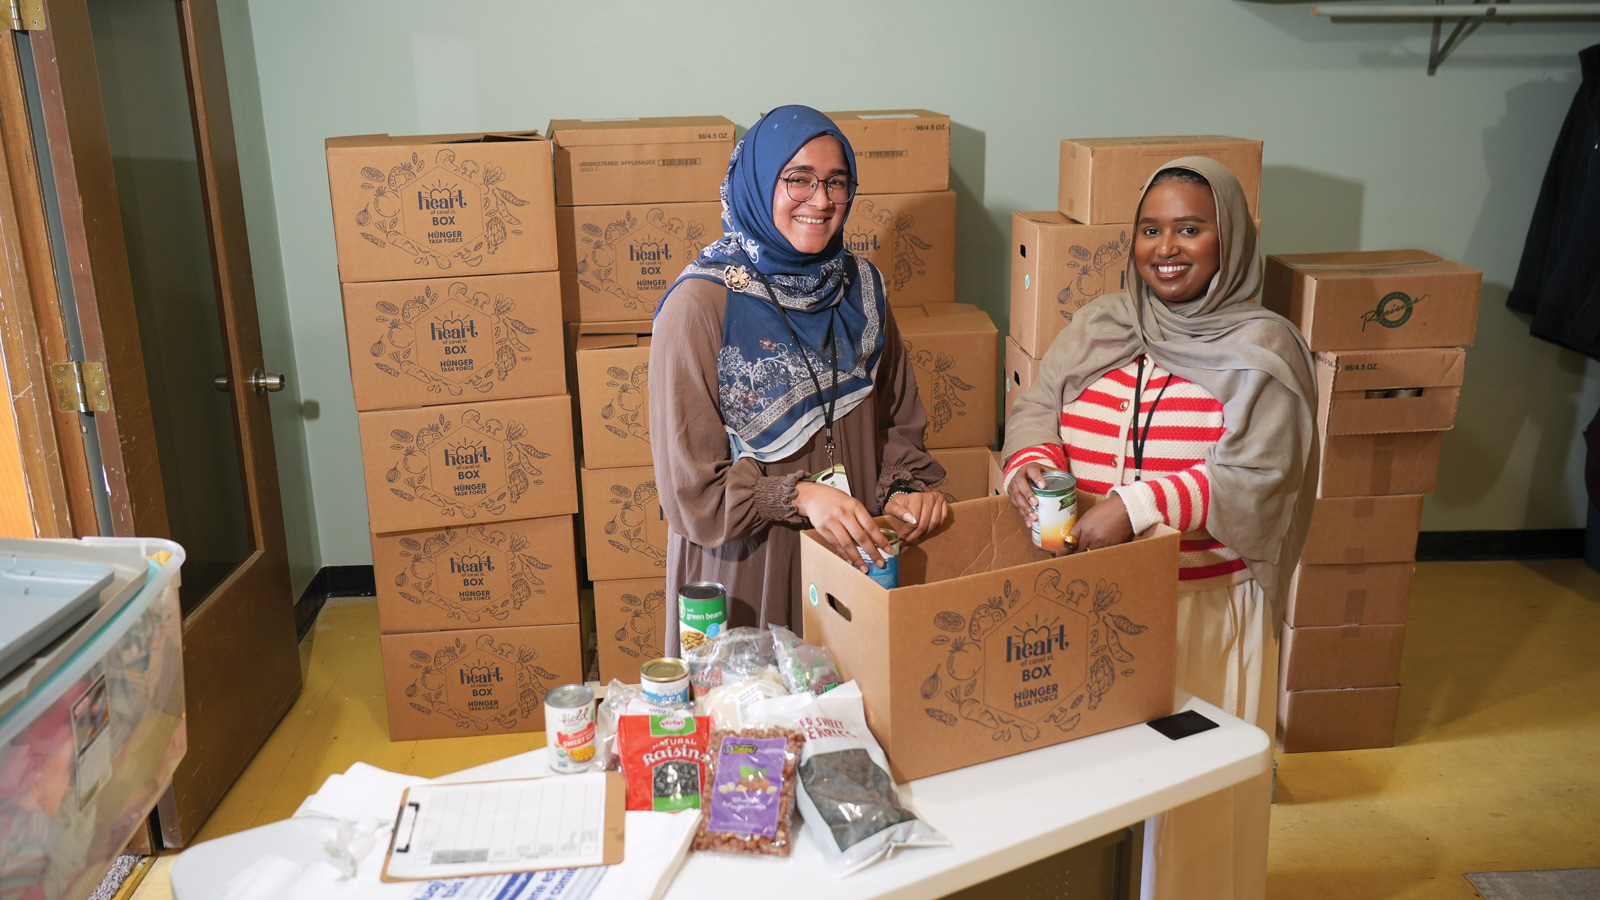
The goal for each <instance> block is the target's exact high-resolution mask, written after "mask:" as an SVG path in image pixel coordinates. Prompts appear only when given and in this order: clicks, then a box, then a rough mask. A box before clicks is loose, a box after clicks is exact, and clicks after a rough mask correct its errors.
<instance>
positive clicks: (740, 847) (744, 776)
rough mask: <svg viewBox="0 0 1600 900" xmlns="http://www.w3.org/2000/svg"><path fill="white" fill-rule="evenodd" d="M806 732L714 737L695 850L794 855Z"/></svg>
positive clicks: (743, 731) (747, 731) (714, 734)
mask: <svg viewBox="0 0 1600 900" xmlns="http://www.w3.org/2000/svg"><path fill="white" fill-rule="evenodd" d="M802 740H803V738H801V737H800V733H799V732H796V731H790V730H789V729H787V728H743V729H737V730H729V731H714V732H712V733H711V744H710V746H711V755H710V760H709V761H708V763H707V764H706V778H707V779H708V782H709V784H710V785H711V789H710V791H709V792H708V794H707V797H706V800H705V803H704V805H703V807H702V811H703V812H704V813H705V816H704V817H703V818H701V820H700V830H699V831H698V832H696V833H695V837H694V849H696V850H711V851H716V852H721V853H748V854H752V855H757V856H761V855H765V856H788V855H789V850H790V848H791V846H793V845H792V842H791V840H790V834H789V830H790V827H791V825H792V819H793V813H794V792H795V774H794V769H795V764H796V762H797V761H798V759H799V753H800V744H801V742H802Z"/></svg>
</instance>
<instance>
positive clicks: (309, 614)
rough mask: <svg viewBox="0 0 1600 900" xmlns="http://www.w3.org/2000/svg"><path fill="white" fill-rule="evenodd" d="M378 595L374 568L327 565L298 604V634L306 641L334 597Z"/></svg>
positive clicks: (296, 622)
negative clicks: (320, 615) (329, 599)
mask: <svg viewBox="0 0 1600 900" xmlns="http://www.w3.org/2000/svg"><path fill="white" fill-rule="evenodd" d="M377 594H378V586H377V581H376V579H374V577H373V574H372V567H371V566H323V567H322V568H321V569H320V570H319V571H318V572H317V574H316V575H315V576H314V577H312V579H311V583H310V584H308V585H306V589H305V592H304V593H302V594H301V595H300V599H299V600H296V601H295V604H294V627H295V633H296V634H297V635H298V636H299V639H300V640H305V637H306V635H308V634H310V633H311V626H312V625H314V624H316V621H317V614H318V613H320V612H322V607H323V606H325V605H326V604H327V602H328V598H330V597H375V596H377Z"/></svg>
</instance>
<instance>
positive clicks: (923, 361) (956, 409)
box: [901, 340, 973, 434]
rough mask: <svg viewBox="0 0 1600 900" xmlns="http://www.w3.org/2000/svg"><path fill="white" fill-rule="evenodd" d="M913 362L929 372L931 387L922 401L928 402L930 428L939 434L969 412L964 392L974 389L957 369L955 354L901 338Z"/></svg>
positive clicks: (925, 371)
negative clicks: (920, 346) (919, 346)
mask: <svg viewBox="0 0 1600 900" xmlns="http://www.w3.org/2000/svg"><path fill="white" fill-rule="evenodd" d="M901 343H902V344H904V345H905V348H906V355H907V356H909V357H910V359H911V364H912V365H913V366H916V367H917V368H918V369H921V370H922V371H923V372H924V373H926V374H927V376H928V379H929V383H930V384H931V385H932V390H931V392H930V396H929V397H925V398H924V399H923V402H924V403H926V404H927V405H928V430H929V431H930V432H933V433H934V434H938V433H939V432H940V431H942V430H944V427H945V426H946V425H948V424H950V422H951V420H953V419H955V418H956V417H957V416H965V415H966V414H967V409H966V407H967V401H966V400H965V399H964V398H962V396H961V394H962V393H963V392H965V391H970V390H972V389H973V387H972V385H970V384H968V383H967V382H966V381H964V380H963V379H962V378H961V376H960V375H957V374H956V373H955V371H954V370H955V367H956V358H955V357H954V356H951V355H950V354H948V353H934V352H933V351H932V350H916V349H913V348H912V346H911V342H910V341H906V340H902V341H901Z"/></svg>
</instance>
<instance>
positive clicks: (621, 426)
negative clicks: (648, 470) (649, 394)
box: [600, 363, 650, 444]
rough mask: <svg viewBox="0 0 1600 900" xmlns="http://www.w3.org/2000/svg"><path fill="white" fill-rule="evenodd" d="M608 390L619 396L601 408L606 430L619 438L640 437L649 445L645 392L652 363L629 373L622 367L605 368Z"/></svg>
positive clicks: (644, 364)
mask: <svg viewBox="0 0 1600 900" xmlns="http://www.w3.org/2000/svg"><path fill="white" fill-rule="evenodd" d="M606 376H607V380H606V387H608V388H613V389H614V390H615V391H616V396H614V397H612V398H611V399H610V400H608V401H606V405H605V406H603V407H601V408H600V418H601V419H604V420H605V426H606V430H607V431H609V432H611V433H612V434H614V435H616V436H617V437H619V438H623V439H627V438H630V437H633V438H638V439H639V440H641V441H644V442H645V443H647V444H648V443H650V426H649V423H648V422H646V421H645V412H646V410H645V399H646V398H645V390H646V389H647V388H648V387H649V382H650V364H649V363H640V364H639V365H637V366H634V367H633V371H632V372H629V371H628V370H626V369H623V368H622V367H620V366H607V367H606Z"/></svg>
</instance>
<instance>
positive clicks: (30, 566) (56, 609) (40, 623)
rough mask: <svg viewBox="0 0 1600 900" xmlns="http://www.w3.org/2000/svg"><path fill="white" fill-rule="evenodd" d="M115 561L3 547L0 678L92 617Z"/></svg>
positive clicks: (0, 577)
mask: <svg viewBox="0 0 1600 900" xmlns="http://www.w3.org/2000/svg"><path fill="white" fill-rule="evenodd" d="M114 574H115V573H114V571H113V569H112V567H111V566H109V565H105V564H103V563H91V562H80V561H75V560H59V559H42V558H39V557H34V556H24V555H20V554H16V553H0V679H3V678H5V677H6V676H8V675H10V674H11V673H12V672H13V671H15V670H16V669H17V668H19V667H20V666H21V665H22V664H23V663H25V662H27V661H28V660H30V659H32V658H33V656H34V655H35V654H37V653H38V652H39V651H41V650H43V649H44V648H45V647H48V646H49V645H50V644H51V642H53V641H55V640H56V639H57V638H59V637H61V636H62V635H63V634H65V633H67V632H68V631H69V630H71V629H72V628H73V626H75V625H77V624H78V623H79V622H81V621H83V620H84V619H86V618H88V617H89V615H90V614H91V613H93V612H94V611H95V609H96V608H97V607H98V606H99V599H100V591H101V590H103V589H104V588H105V587H106V586H107V585H109V584H111V581H112V578H113V576H114Z"/></svg>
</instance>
